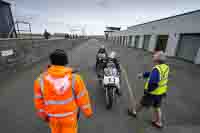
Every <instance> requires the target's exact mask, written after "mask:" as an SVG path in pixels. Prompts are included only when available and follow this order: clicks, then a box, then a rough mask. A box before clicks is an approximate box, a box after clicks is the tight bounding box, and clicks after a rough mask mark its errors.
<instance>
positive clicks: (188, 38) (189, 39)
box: [177, 34, 200, 62]
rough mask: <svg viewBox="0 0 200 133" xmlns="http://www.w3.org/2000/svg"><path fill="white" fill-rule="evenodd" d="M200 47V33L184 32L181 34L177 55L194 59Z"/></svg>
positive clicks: (186, 58)
mask: <svg viewBox="0 0 200 133" xmlns="http://www.w3.org/2000/svg"><path fill="white" fill-rule="evenodd" d="M199 48H200V34H184V35H181V36H180V41H179V46H178V51H177V56H178V57H180V58H183V59H185V60H188V61H192V62H193V61H194V60H195V57H196V55H197V52H198V49H199Z"/></svg>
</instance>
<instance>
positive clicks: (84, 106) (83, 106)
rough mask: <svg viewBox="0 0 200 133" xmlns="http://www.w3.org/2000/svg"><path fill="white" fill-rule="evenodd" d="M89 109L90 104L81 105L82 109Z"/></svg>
mask: <svg viewBox="0 0 200 133" xmlns="http://www.w3.org/2000/svg"><path fill="white" fill-rule="evenodd" d="M90 107H91V105H90V104H86V105H82V106H81V108H82V109H87V108H90Z"/></svg>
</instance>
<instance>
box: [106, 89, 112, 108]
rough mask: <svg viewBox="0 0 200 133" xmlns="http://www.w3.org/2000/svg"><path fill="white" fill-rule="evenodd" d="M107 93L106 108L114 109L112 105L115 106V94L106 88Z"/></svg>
mask: <svg viewBox="0 0 200 133" xmlns="http://www.w3.org/2000/svg"><path fill="white" fill-rule="evenodd" d="M105 91H106V92H105V93H106V108H107V109H111V108H112V105H113V94H112V93H113V92H112V89H108V88H106V90H105Z"/></svg>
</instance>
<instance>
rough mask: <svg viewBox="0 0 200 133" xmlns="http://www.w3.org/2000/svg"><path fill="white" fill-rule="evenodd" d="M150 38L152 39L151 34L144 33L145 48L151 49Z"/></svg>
mask: <svg viewBox="0 0 200 133" xmlns="http://www.w3.org/2000/svg"><path fill="white" fill-rule="evenodd" d="M150 39H151V35H144V41H143V49H144V50H149V43H150Z"/></svg>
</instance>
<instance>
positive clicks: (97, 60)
mask: <svg viewBox="0 0 200 133" xmlns="http://www.w3.org/2000/svg"><path fill="white" fill-rule="evenodd" d="M99 54H104V55H105V58H107V56H108V54H107V51H106V49H105V47H104V45H102V46H101V48H100V49H99V51H98V52H97V55H96V64H98V63H99Z"/></svg>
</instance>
